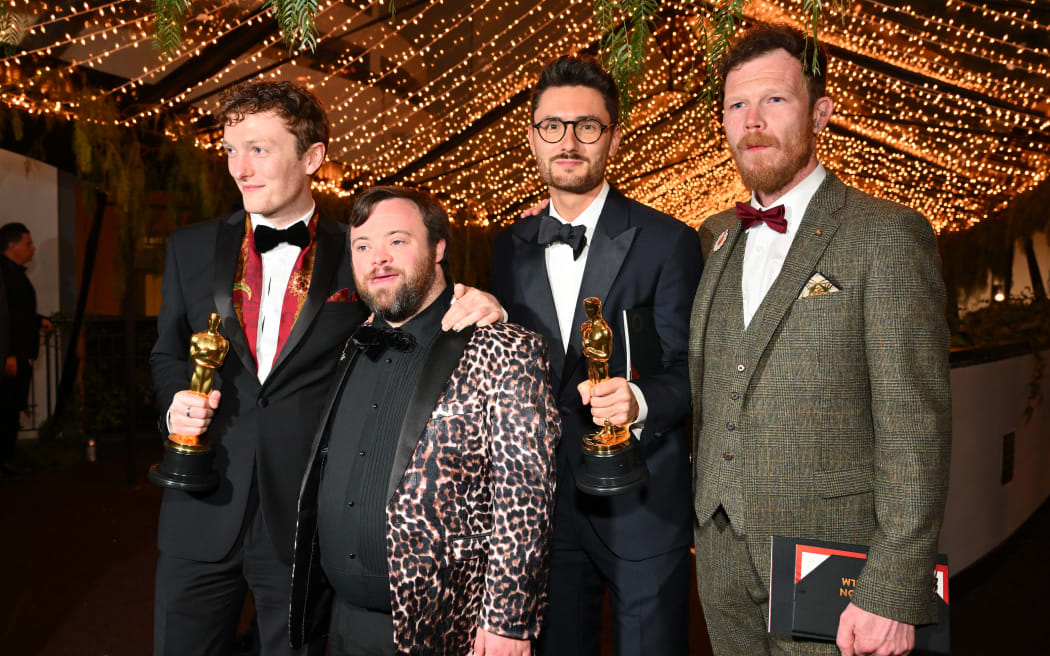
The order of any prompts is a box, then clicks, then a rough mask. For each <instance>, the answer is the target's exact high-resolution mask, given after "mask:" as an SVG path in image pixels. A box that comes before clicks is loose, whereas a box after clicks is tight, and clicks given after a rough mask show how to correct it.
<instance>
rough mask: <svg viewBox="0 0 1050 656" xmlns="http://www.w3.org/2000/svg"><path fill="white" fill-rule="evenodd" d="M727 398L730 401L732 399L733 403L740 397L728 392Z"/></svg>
mask: <svg viewBox="0 0 1050 656" xmlns="http://www.w3.org/2000/svg"><path fill="white" fill-rule="evenodd" d="M729 398H731V399H733V400H734V401H736V400H737V399H739V398H740V395H739V394H737V393H736V392H730V393H729Z"/></svg>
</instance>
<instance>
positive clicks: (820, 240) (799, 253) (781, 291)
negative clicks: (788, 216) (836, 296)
mask: <svg viewBox="0 0 1050 656" xmlns="http://www.w3.org/2000/svg"><path fill="white" fill-rule="evenodd" d="M845 202H846V187H845V185H843V184H842V183H841V182H839V180H838V178H836V177H835V176H833V175H832V174H831V173H830V172H829V173H828V176H827V178H826V179H825V180H824V183H823V184H821V186H820V188H819V189H817V193H816V194H815V195H814V196H813V200H811V201H810V203H809V207H808V208H806V214H805V216H803V217H802V223H801V224H799V227H798V233H796V234H795V240H794V241H793V242H792V243H791V249H790V250H789V251H788V254H787V258H786V259H785V260H784V266H783V268H781V270H780V275H779V276H777V279H776V282H774V283H773V286H772V287H771V288H770V289H769V292H768V293H767V294H766V297H765V298H764V299H763V300H762V304H761V305H759V307H758V311H757V312H756V313H755V317H754V319H753V321H755V320H757V321H759V322H760V323H758V324H756V327H757V328H758V333H757V334H756V335H755V341H754V345H755V346H754V348H755V351H754V352H753V353H752V354H751V355H752V356H753V359H751V361H752V362H757V361H758V359H759V358H760V357H761V356H762V353H763V352H764V351H765V350H766V346H768V345H769V340H770V339H771V338H772V336H773V332H774V331H776V329H777V326H779V325H780V322H781V321H783V319H784V316H785V315H786V314H787V312H788V310H789V309H790V308H791V306H792V304H794V302H795V301H796V300H797V299H798V295H799V294H800V293H801V292H802V288H803V286H805V284H806V282H808V281H809V279H810V278H811V277H812V276H813V274H814V273H815V272H816V266H817V261H818V260H819V259H820V256H821V255H823V253H824V250H825V249H826V248H827V247H828V243H829V242H830V241H831V238H832V236H834V234H835V231H836V230H837V229H838V227H839V222H840V221H841V217H840V216H836V212H838V210H840V209H841V208H842V206H843V205H844V204H845ZM753 374H754V367H752V369H751V374H750V375H753Z"/></svg>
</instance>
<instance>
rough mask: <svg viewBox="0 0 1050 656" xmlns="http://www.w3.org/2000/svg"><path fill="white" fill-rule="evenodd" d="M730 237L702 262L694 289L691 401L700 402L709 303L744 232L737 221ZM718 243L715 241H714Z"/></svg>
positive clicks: (730, 227) (734, 222) (731, 227)
mask: <svg viewBox="0 0 1050 656" xmlns="http://www.w3.org/2000/svg"><path fill="white" fill-rule="evenodd" d="M728 230H729V234H728V235H727V236H726V240H725V243H723V244H722V246H721V247H720V248H719V249H718V250H717V251H715V250H712V251H711V253H709V254H708V255H707V259H706V260H705V261H704V273H703V275H701V276H700V286H699V287H697V290H696V297H695V298H694V299H693V312H692V316H691V318H690V326H689V350H690V353H691V354H692V356H693V357H691V358H690V363H691V364H690V366H691V370H690V372H689V378H690V380H692V381H693V384H694V386H695V387H694V389H693V398H695V399H698V398H700V396H699V392H700V388H699V386H700V384H701V383H702V381H703V374H704V334H705V333H706V332H707V320H708V318H709V316H708V315H709V313H710V310H711V301H712V300H713V299H714V297H715V290H716V289H717V288H718V281H719V280H721V279H722V273H723V272H724V271H725V268H726V262H728V261H729V255H730V253H732V252H733V249H734V248H736V247H737V241H738V240H739V239H740V235H741V233H742V232H743V231H742V230H741V229H740V221H737V220H733V221H732V223H730V224H729V229H728ZM716 239H717V237H716Z"/></svg>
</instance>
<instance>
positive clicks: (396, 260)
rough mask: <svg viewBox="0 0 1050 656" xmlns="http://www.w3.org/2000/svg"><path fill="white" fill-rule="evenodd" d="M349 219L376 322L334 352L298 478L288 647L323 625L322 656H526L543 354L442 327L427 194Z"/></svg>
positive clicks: (506, 332)
mask: <svg viewBox="0 0 1050 656" xmlns="http://www.w3.org/2000/svg"><path fill="white" fill-rule="evenodd" d="M350 223H351V228H350V231H349V243H350V250H351V254H352V256H353V266H354V281H355V283H356V285H357V293H358V294H359V296H360V297H361V298H362V300H364V301H365V302H366V303H367V304H368V305H369V306H370V307H371V308H372V309H373V311H374V312H375V315H374V319H373V320H372V321H371V322H370V323H369V324H366V326H364V327H362V328H361V329H359V330H358V332H357V333H355V335H354V337H353V338H352V339H351V340H349V341H348V342H347V347H346V349H345V350H344V353H343V360H342V362H340V368H339V373H338V376H337V381H338V382H337V385H336V388H335V390H334V393H333V395H332V398H331V401H330V402H329V404H328V410H327V412H326V415H325V416H324V418H323V420H322V422H321V429H320V430H319V432H318V434H317V437H316V438H315V441H314V445H313V450H312V455H311V457H310V464H309V467H308V469H307V474H306V476H305V478H304V479H303V485H302V490H301V492H300V497H299V520H298V526H297V531H296V539H295V555H294V561H293V575H292V606H291V616H290V629H291V640H292V644H293V645H298V644H302V643H303V642H304V641H305V640H308V639H310V638H311V636H312V635H314V634H316V633H317V632H323V631H324V630H325V629H326V628H327V629H328V632H329V649H330V651H331V653H332V654H333V656H366V655H372V654H387V655H389V654H393V653H398V654H434V655H438V654H441V655H445V654H448V655H453V654H455V655H464V654H471V653H474V654H484V655H485V656H501V655H504V654H508V655H510V654H513V655H527V654H529V653H531V645H530V642H531V640H532V639H533V638H535V637H536V635H537V634H538V633H539V630H540V621H541V618H542V617H543V613H544V610H545V607H546V604H547V573H548V560H549V543H550V535H551V511H552V508H553V505H554V488H555V480H556V479H555V473H554V450H555V447H556V445H557V442H558V438H559V436H560V432H561V425H560V416H559V413H558V410H557V408H556V407H555V403H554V398H553V395H552V393H551V389H550V385H549V382H548V373H547V364H546V363H547V347H546V344H545V342H544V340H543V338H542V337H540V336H539V335H537V334H535V333H532V332H529V331H527V330H525V329H523V328H521V327H519V326H516V325H513V324H506V323H497V324H494V325H489V326H484V327H479V328H477V329H473V330H470V329H468V330H466V331H461V332H442V331H441V326H440V317H441V314H442V313H443V310H444V309H445V308H447V307H448V303H449V302H450V300H451V296H452V290H451V288H450V286H449V284H448V282H447V276H446V274H445V271H444V265H445V261H446V245H447V242H448V217H447V215H446V214H445V211H444V210H443V209H442V208H441V206H440V204H438V203H437V201H436V200H435V199H434V198H433V197H431V196H430V195H429V194H426V193H424V192H421V191H418V190H414V189H405V188H397V187H378V188H375V189H372V190H370V191H368V192H366V193H365V194H363V195H362V196H361V197H360V198H359V199H358V201H357V202H356V203H355V206H354V209H353V211H352V215H351V221H350ZM332 592H334V602H332V610H331V611H329V610H328V607H329V599H330V597H331V596H332V595H331V593H332Z"/></svg>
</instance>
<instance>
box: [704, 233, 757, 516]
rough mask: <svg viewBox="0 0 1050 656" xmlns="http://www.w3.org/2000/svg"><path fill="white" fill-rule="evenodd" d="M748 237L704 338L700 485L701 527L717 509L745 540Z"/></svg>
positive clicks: (723, 282)
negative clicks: (743, 286)
mask: <svg viewBox="0 0 1050 656" xmlns="http://www.w3.org/2000/svg"><path fill="white" fill-rule="evenodd" d="M746 244H747V235H746V234H744V235H741V237H740V239H738V240H737V241H736V244H735V246H734V247H733V252H732V253H730V256H729V261H728V262H727V263H726V268H725V270H724V271H723V272H722V277H721V278H720V280H719V281H718V286H717V288H716V289H715V294H714V298H713V299H712V302H711V311H710V319H709V320H708V324H707V332H706V335H705V338H704V379H703V408H704V414H703V425H702V426H701V430H700V445H699V452H698V453H697V454H696V457H697V458H698V462H699V463H700V467H699V477H700V478H699V481H698V485H697V489H696V499H695V505H696V514H697V517H698V518H700V521H701V522H704V521H707V519H708V518H710V517H711V515H712V514H713V513H714V512H715V510H717V509H718V506H719V504H721V506H722V507H723V508H724V509H725V511H726V514H727V515H729V518H730V520H731V523H732V525H733V528H734V530H735V531H736V532H737V533H739V534H745V532H746V530H747V525H746V522H745V518H744V512H743V510H744V501H743V484H742V477H743V472H742V467H743V466H744V460H745V453H744V448H743V446H744V445H743V436H744V433H745V431H746V430H747V421H748V419H747V416H746V415H745V414H744V413H743V412H742V411H743V405H744V402H745V398H746V397H745V394H744V391H745V390H744V384H745V378H744V372H745V371H746V368H747V364H748V362H747V357H748V353H752V352H753V351H754V349H753V348H752V347H753V342H754V333H755V331H754V330H753V328H754V327H756V326H758V325H760V322H759V321H758V318H759V317H758V315H757V314H756V316H755V317H754V318H753V319H752V321H751V323H750V324H749V326H748V328H747V329H745V328H744V311H743V307H744V300H743V294H742V292H741V281H742V280H743V270H744V248H745V245H746Z"/></svg>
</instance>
